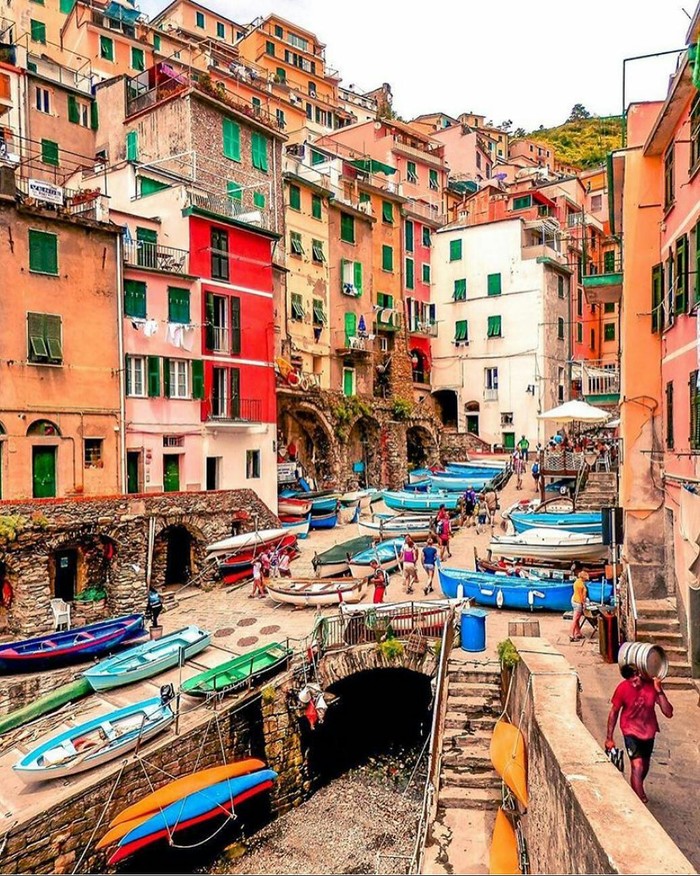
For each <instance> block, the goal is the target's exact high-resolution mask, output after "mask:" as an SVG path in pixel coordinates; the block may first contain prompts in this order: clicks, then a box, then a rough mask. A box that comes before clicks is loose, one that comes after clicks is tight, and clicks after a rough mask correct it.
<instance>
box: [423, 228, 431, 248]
mask: <svg viewBox="0 0 700 876" xmlns="http://www.w3.org/2000/svg"><path fill="white" fill-rule="evenodd" d="M423 246H430V229H429V228H428V226H427V225H424V226H423Z"/></svg>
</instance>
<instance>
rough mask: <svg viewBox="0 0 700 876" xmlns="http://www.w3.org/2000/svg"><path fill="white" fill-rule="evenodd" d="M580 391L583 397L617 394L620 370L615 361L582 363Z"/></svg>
mask: <svg viewBox="0 0 700 876" xmlns="http://www.w3.org/2000/svg"><path fill="white" fill-rule="evenodd" d="M581 393H582V394H583V397H584V398H587V397H589V396H596V397H602V396H619V394H620V371H619V368H618V366H617V363H610V364H606V363H603V362H600V363H599V362H584V363H582V365H581Z"/></svg>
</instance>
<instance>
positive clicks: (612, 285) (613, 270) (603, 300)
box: [581, 246, 623, 304]
mask: <svg viewBox="0 0 700 876" xmlns="http://www.w3.org/2000/svg"><path fill="white" fill-rule="evenodd" d="M581 279H582V281H583V291H584V292H585V294H586V300H587V301H588V303H589V304H619V302H620V300H621V299H622V280H623V274H622V247H621V246H617V247H616V248H615V249H614V250H608V251H607V252H605V251H604V252H602V253H598V254H597V258H596V259H588V265H587V266H586V267H585V269H584V273H583V276H582V278H581Z"/></svg>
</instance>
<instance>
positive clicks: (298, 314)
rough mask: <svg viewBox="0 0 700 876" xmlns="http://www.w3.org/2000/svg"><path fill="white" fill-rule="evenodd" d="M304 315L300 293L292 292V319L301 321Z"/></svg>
mask: <svg viewBox="0 0 700 876" xmlns="http://www.w3.org/2000/svg"><path fill="white" fill-rule="evenodd" d="M305 316H306V314H305V312H304V302H303V300H302V297H301V295H299V294H298V293H296V292H292V319H294V320H297V321H299V322H301V321H302V320H303V319H304V317H305Z"/></svg>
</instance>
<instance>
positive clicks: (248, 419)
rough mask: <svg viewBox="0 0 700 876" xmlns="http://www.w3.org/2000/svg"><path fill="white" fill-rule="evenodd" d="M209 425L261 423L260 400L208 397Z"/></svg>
mask: <svg viewBox="0 0 700 876" xmlns="http://www.w3.org/2000/svg"><path fill="white" fill-rule="evenodd" d="M209 406H210V407H209V418H208V425H209V427H212V428H213V427H215V426H216V425H227V424H228V425H232V426H237V425H244V426H245V425H250V424H256V423H262V401H261V400H260V399H259V398H238V397H234V398H227V397H225V396H216V395H214V396H211V397H210V398H209Z"/></svg>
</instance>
